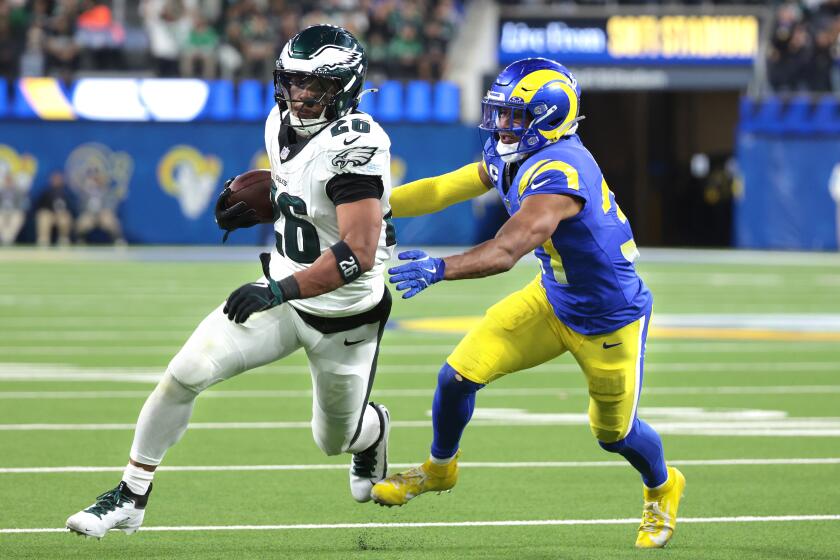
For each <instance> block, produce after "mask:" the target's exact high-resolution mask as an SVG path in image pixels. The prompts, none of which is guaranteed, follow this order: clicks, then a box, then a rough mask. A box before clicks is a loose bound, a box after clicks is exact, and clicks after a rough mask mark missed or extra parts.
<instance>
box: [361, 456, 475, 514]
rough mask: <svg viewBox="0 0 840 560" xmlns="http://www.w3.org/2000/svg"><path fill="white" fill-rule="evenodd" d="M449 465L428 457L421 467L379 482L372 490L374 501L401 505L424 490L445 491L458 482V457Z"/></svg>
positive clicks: (371, 494) (383, 504) (387, 504)
mask: <svg viewBox="0 0 840 560" xmlns="http://www.w3.org/2000/svg"><path fill="white" fill-rule="evenodd" d="M460 456H461V450H460V449H459V450H458V453H456V454H455V458H454V459H452V462H451V463H449V464H448V465H436V464H434V463H432V461H431V460H429V459H427V460H426V462H425V463H423V464H422V465H420V466H419V467H414V468H411V469H408V470H407V471H405V472H401V473H397V474H395V475H391V476H389V477H387V478H385V480H382V481H381V482H378V483H377V484H376V485H375V486H374V487H373V489H372V490H371V492H370V496H371V498H373V501H374V502H376V503H377V504H379V505H382V506H401V505H404V504H406V503H407V502H408V501H409V500H410V499H411V498H414V497H416V496H419V495H420V494H423V493H424V492H444V491H446V490H449V489H451V488H452V487H453V486H455V483H456V482H458V457H460Z"/></svg>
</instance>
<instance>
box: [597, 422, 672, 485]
mask: <svg viewBox="0 0 840 560" xmlns="http://www.w3.org/2000/svg"><path fill="white" fill-rule="evenodd" d="M598 443H599V444H600V445H601V447H603V448H604V449H606V450H607V451H609V452H611V453H618V454H620V455H621V456H622V457H624V458H625V459H627V461H628V462H629V463H630V464H631V465H633V468H635V469H636V470H637V471H639V474H641V475H642V482H644V484H645V486H647V487H648V488H656V487H657V486H661V485H662V484H665V482H666V481H667V480H668V468H667V467H666V466H665V453H664V452H663V451H662V440H661V439H659V434H657V433H656V430H654V429H653V428H651V427H650V425H649V424H647V423H646V422H642V421H641V420H639V419H638V418H636V420H635V421H634V422H633V427H632V428H631V430H630V433H629V434H628V435H627V437H625V438H624V439H622V440H620V441H616V442H615V443H604V442H603V441H599V442H598Z"/></svg>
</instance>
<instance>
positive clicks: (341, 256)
mask: <svg viewBox="0 0 840 560" xmlns="http://www.w3.org/2000/svg"><path fill="white" fill-rule="evenodd" d="M330 251H332V252H333V255H335V263H336V266H337V267H338V274H339V276H341V279H342V280H343V281H344V283H345V284H349V283H350V282H352V281H353V280H355V279H357V278H358V277H359V276H361V275H362V265H361V264H359V259H358V257H356V255H355V253H353V249H351V248H350V246H349V245H348V244H347V243H345V242H344V241H339V242H338V243H336V244H335V245H333V246H332V247H330Z"/></svg>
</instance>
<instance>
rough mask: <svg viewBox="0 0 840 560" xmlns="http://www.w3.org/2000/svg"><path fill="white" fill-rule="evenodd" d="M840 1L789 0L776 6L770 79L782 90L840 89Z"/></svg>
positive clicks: (769, 67)
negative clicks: (838, 66)
mask: <svg viewBox="0 0 840 560" xmlns="http://www.w3.org/2000/svg"><path fill="white" fill-rule="evenodd" d="M838 61H840V0H800V1H790V0H789V1H786V2H783V3H782V4H780V5H779V6H778V7H777V8H776V16H775V20H774V22H773V29H772V35H771V38H770V45H769V49H768V52H767V78H768V81H769V83H770V86H771V87H772V88H773V90H774V91H778V92H797V91H808V92H828V91H837V90H840V80H838V76H837V64H838Z"/></svg>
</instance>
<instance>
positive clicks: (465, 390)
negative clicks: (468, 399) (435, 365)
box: [438, 362, 484, 395]
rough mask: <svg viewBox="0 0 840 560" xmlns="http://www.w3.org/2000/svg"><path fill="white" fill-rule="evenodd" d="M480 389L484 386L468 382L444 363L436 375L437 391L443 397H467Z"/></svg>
mask: <svg viewBox="0 0 840 560" xmlns="http://www.w3.org/2000/svg"><path fill="white" fill-rule="evenodd" d="M482 387H484V385H482V384H481V383H476V382H475V381H470V380H469V379H467V378H466V377H464V376H463V375H461V374H460V373H458V371H457V370H456V369H455V368H453V367H452V366H450V365H449V364H448V363H446V362H444V363H443V367H441V368H440V372H439V373H438V391H440V392H441V394H443V395H468V394H471V393H475V392H476V391H478V390H479V389H481V388H482Z"/></svg>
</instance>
